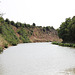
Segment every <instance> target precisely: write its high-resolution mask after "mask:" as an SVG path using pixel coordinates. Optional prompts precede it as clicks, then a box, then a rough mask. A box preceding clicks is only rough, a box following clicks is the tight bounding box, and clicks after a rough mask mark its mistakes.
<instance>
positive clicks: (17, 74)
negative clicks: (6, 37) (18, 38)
mask: <svg viewBox="0 0 75 75" xmlns="http://www.w3.org/2000/svg"><path fill="white" fill-rule="evenodd" d="M74 59H75V49H73V48H69V47H61V46H57V45H52V44H51V43H27V44H19V45H18V46H14V47H10V48H8V49H7V50H5V51H4V52H3V54H1V55H0V75H75V60H74Z"/></svg>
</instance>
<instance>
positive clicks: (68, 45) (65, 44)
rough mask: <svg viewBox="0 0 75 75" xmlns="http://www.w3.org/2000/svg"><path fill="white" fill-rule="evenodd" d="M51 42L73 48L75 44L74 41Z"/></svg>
mask: <svg viewBox="0 0 75 75" xmlns="http://www.w3.org/2000/svg"><path fill="white" fill-rule="evenodd" d="M52 44H55V45H59V46H65V47H74V48H75V44H74V43H60V42H52Z"/></svg>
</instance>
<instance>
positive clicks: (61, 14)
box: [0, 0, 75, 29]
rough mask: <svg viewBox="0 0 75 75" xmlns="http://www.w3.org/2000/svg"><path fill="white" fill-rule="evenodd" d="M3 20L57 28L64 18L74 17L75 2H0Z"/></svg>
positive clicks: (33, 0)
mask: <svg viewBox="0 0 75 75" xmlns="http://www.w3.org/2000/svg"><path fill="white" fill-rule="evenodd" d="M0 1H1V2H0V13H5V15H4V16H3V17H4V19H6V18H8V19H9V20H13V21H14V22H22V23H27V24H32V23H35V24H36V25H37V26H53V27H54V28H55V29H57V28H59V27H60V25H61V23H62V22H64V21H65V19H66V18H69V17H71V18H72V17H73V16H75V0H0Z"/></svg>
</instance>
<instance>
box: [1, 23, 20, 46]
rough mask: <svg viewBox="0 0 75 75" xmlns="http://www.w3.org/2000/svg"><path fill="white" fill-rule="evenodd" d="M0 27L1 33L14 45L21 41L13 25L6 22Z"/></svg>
mask: <svg viewBox="0 0 75 75" xmlns="http://www.w3.org/2000/svg"><path fill="white" fill-rule="evenodd" d="M0 29H1V31H0V33H1V34H2V35H3V37H4V38H5V40H7V41H8V42H9V43H10V44H12V45H13V44H14V43H15V44H17V43H18V42H19V39H18V38H17V36H16V34H15V32H14V30H13V28H12V26H11V25H9V24H6V23H5V24H3V25H1V26H0Z"/></svg>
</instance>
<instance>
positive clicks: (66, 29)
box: [58, 16, 75, 43]
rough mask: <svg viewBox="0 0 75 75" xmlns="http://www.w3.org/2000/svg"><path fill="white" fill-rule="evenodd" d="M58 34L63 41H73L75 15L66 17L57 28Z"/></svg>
mask: <svg viewBox="0 0 75 75" xmlns="http://www.w3.org/2000/svg"><path fill="white" fill-rule="evenodd" d="M58 35H59V37H60V38H62V39H63V42H72V43H75V16H74V17H73V18H72V19H71V18H67V19H66V20H65V22H63V23H62V24H61V26H60V28H59V29H58Z"/></svg>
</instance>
